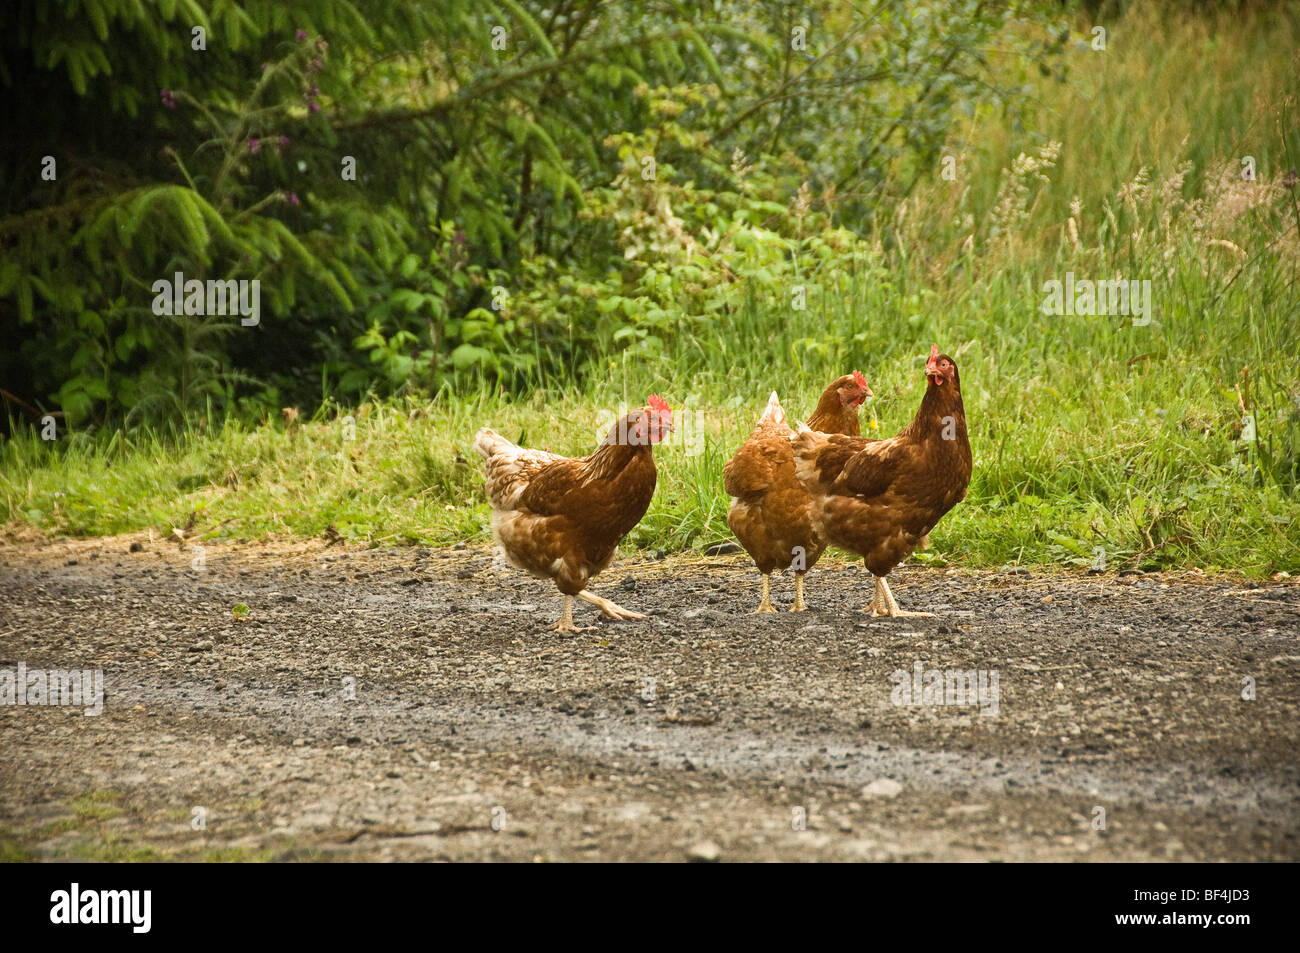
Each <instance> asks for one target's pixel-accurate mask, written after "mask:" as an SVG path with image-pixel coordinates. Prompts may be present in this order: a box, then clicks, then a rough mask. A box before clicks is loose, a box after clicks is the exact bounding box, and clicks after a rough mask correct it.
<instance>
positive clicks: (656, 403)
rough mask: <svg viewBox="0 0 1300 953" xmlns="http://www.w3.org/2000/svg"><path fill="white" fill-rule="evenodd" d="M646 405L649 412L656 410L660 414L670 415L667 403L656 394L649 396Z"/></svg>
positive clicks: (671, 410) (670, 409)
mask: <svg viewBox="0 0 1300 953" xmlns="http://www.w3.org/2000/svg"><path fill="white" fill-rule="evenodd" d="M646 403H647V404H648V405H649V407H650V409H651V410H657V411H659V412H660V413H661V414H671V413H672V412H673V409H672V408H671V407H669V406H668V401H666V400H664V399H663V398H662V397H660V396H659V395H658V394H651V395H650V396H649V397H647V398H646Z"/></svg>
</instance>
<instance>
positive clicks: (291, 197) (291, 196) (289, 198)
mask: <svg viewBox="0 0 1300 953" xmlns="http://www.w3.org/2000/svg"><path fill="white" fill-rule="evenodd" d="M284 200H285V201H286V202H288V203H289V204H290V205H295V206H296V205H301V204H302V203H301V202H299V201H298V193H297V192H290V193H288V194H287V195H285V197H284Z"/></svg>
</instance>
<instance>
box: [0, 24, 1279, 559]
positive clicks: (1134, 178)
mask: <svg viewBox="0 0 1300 953" xmlns="http://www.w3.org/2000/svg"><path fill="white" fill-rule="evenodd" d="M1153 18H1154V19H1153ZM1221 27H1222V28H1221V29H1216V28H1214V27H1212V26H1207V25H1206V23H1205V21H1204V20H1202V19H1200V18H1196V17H1174V18H1169V17H1166V18H1164V19H1159V15H1158V13H1151V12H1147V11H1146V9H1145V8H1143V9H1142V10H1135V12H1134V13H1133V14H1131V15H1130V16H1129V17H1128V18H1126V19H1124V20H1119V21H1116V22H1115V23H1114V24H1113V25H1112V27H1111V29H1110V30H1109V35H1110V43H1109V49H1108V51H1107V52H1106V53H1094V52H1092V51H1091V50H1089V49H1087V47H1086V46H1082V45H1079V46H1076V47H1074V48H1073V49H1072V50H1071V52H1070V54H1069V66H1070V69H1069V72H1068V79H1067V81H1066V82H1065V83H1061V84H1058V83H1055V82H1053V81H1051V80H1043V81H1041V82H1040V83H1039V86H1038V89H1037V91H1036V95H1035V96H1032V97H1028V98H1027V99H1026V101H1025V103H1024V104H1022V105H1023V106H1024V108H1025V109H1026V110H1027V112H1026V113H1022V115H1021V116H1020V118H1019V120H1018V121H1014V122H1013V121H1012V119H1010V118H1009V117H1005V116H999V115H981V116H976V117H974V118H973V119H971V120H970V122H969V124H968V125H966V126H963V127H960V128H954V130H953V134H952V150H953V151H954V152H955V153H958V154H960V155H961V156H962V157H963V158H962V160H961V162H960V163H959V165H958V168H959V177H958V181H956V182H946V181H941V180H939V179H938V177H937V176H936V177H934V178H933V179H931V178H929V177H927V178H925V179H923V181H922V182H921V183H920V184H919V185H918V187H917V189H916V190H915V191H914V192H912V193H911V195H910V196H909V197H908V198H907V199H906V201H905V202H904V203H903V204H902V205H901V206H899V207H898V209H897V213H896V214H894V215H893V216H892V219H891V221H890V222H889V223H888V224H887V225H886V226H885V227H883V228H882V230H881V232H880V234H879V235H878V236H876V237H877V238H878V251H877V253H876V254H875V255H873V256H871V257H870V258H869V259H865V260H864V259H863V258H861V256H859V257H858V258H857V259H854V260H845V259H843V258H840V259H836V258H830V259H813V258H811V257H810V258H809V260H807V261H802V260H800V261H798V262H797V265H798V268H799V273H800V274H801V275H806V276H807V280H808V283H809V286H810V287H816V288H821V289H823V290H822V293H820V294H818V295H813V296H811V297H810V299H809V305H808V308H807V310H805V311H792V310H790V309H789V307H788V305H787V302H788V300H789V296H788V289H775V290H767V291H762V290H757V289H756V288H754V287H750V286H747V285H746V284H745V283H744V282H741V283H739V285H738V290H737V293H736V297H735V301H734V306H733V307H732V308H731V309H729V310H723V311H719V312H714V313H712V314H711V315H709V316H700V315H689V314H683V315H681V317H680V320H679V324H678V327H677V330H676V333H675V334H673V335H671V336H670V337H668V338H667V340H666V342H665V352H664V354H663V355H662V356H659V357H656V358H654V359H649V358H647V357H645V356H636V355H635V354H634V352H630V351H628V352H611V353H609V354H606V355H602V356H601V357H602V360H604V361H605V365H603V366H608V367H609V375H608V377H607V378H605V379H602V380H591V381H586V382H583V383H575V382H573V381H547V382H542V386H541V387H540V388H539V389H538V390H537V391H535V392H533V393H530V394H527V395H523V396H510V395H503V394H501V393H500V392H499V391H498V390H496V389H494V388H491V387H487V386H483V387H480V388H479V389H478V390H477V391H473V392H462V393H457V394H451V393H447V392H443V393H440V394H438V395H435V396H434V397H432V398H428V399H419V398H406V399H403V400H398V401H392V402H384V403H376V402H372V403H367V404H365V405H363V406H361V407H359V408H339V407H334V406H328V405H327V406H326V407H324V408H322V409H321V410H320V411H319V412H318V413H317V414H316V416H315V418H314V419H312V420H309V421H305V422H304V423H303V425H302V426H300V427H298V428H296V429H295V430H294V431H292V432H290V431H287V430H286V429H285V427H284V426H283V425H282V424H281V423H279V422H278V421H277V422H274V423H269V424H263V425H252V424H249V423H245V422H241V421H237V420H217V419H206V420H201V421H196V422H192V423H191V424H188V425H186V426H184V427H181V428H179V429H180V433H179V434H178V435H170V436H166V437H164V436H161V435H158V434H154V433H150V432H147V431H136V432H133V433H130V434H127V433H121V432H114V433H101V434H96V435H85V434H73V435H61V436H60V438H59V439H58V440H57V441H55V442H52V443H47V442H44V441H42V440H40V439H39V438H38V436H37V435H36V434H35V433H34V432H32V431H30V430H20V431H18V432H17V433H16V435H15V436H14V438H13V439H11V440H8V441H6V442H5V444H4V445H3V447H0V521H4V522H6V523H8V524H9V526H10V528H11V529H13V530H16V531H17V530H21V529H22V528H23V527H24V526H31V527H36V528H37V529H39V530H40V531H42V532H44V533H46V534H50V535H73V536H83V535H97V534H110V533H119V532H127V531H137V530H141V529H144V528H146V527H153V528H155V529H156V530H157V532H158V533H160V534H161V535H169V534H170V533H171V530H172V528H173V527H184V526H186V525H187V523H188V521H189V520H190V517H191V514H194V519H195V524H194V525H195V528H196V529H197V530H198V531H199V532H200V533H201V534H202V536H203V537H204V538H206V539H213V538H223V537H225V538H245V537H257V536H262V535H267V534H279V533H291V534H298V535H315V534H319V533H321V532H323V531H325V530H326V528H327V527H330V526H332V527H334V528H335V529H336V530H337V531H338V532H339V533H341V534H342V535H343V536H344V537H346V538H349V539H355V540H362V541H366V542H369V543H374V544H381V545H383V544H403V543H416V542H419V543H433V544H436V543H449V542H455V541H461V540H470V541H476V540H485V539H487V538H488V530H487V516H488V511H487V507H486V505H485V504H484V503H483V500H482V491H481V482H482V478H481V474H480V471H479V469H478V459H477V456H476V455H475V454H474V453H473V451H472V450H471V449H470V441H471V440H472V437H473V434H474V432H475V430H477V428H478V427H480V426H484V425H490V426H492V427H494V428H496V429H498V430H500V431H501V432H503V433H504V434H506V435H507V436H508V437H510V438H511V439H519V440H521V441H522V442H525V443H527V444H529V445H531V446H537V447H547V448H549V449H551V450H553V451H557V452H563V453H572V454H582V453H586V452H588V451H589V450H590V449H591V448H592V447H593V446H594V445H595V443H596V440H597V434H598V427H597V421H598V419H599V417H600V415H601V414H602V413H604V414H609V413H611V412H614V411H617V409H618V407H619V404H620V402H622V401H627V402H630V403H634V404H640V403H641V402H642V400H643V399H644V397H645V396H646V394H648V393H649V392H651V391H659V392H661V393H663V394H664V395H665V396H667V397H668V399H669V400H670V402H671V403H672V404H673V405H674V407H680V408H682V412H680V413H679V417H678V422H679V427H680V428H681V430H682V431H683V432H684V435H685V436H686V437H688V438H690V439H691V440H693V441H695V442H694V443H693V445H692V447H691V450H692V451H698V452H687V448H686V447H684V446H670V447H667V448H662V449H661V450H659V451H657V459H658V462H659V466H660V484H659V490H658V492H657V493H656V496H655V500H654V503H653V504H652V506H651V509H650V511H649V513H647V514H646V517H645V519H644V520H643V521H642V522H641V524H640V525H639V526H638V527H637V528H636V529H635V530H634V531H633V533H632V534H631V535H630V536H629V537H628V540H627V542H626V546H627V547H628V548H664V549H669V550H677V549H689V548H701V547H703V546H706V545H708V544H710V543H714V542H718V541H721V540H726V539H729V538H730V533H729V531H728V530H727V527H726V523H725V513H726V508H727V499H726V497H725V495H724V494H723V492H722V477H721V470H722V466H723V464H724V463H725V461H726V460H727V458H728V457H729V456H730V454H731V453H732V451H733V450H734V449H735V447H736V446H737V445H738V444H739V443H740V441H741V440H742V439H743V438H744V436H745V435H746V433H747V432H748V430H749V428H750V426H751V425H752V422H753V420H754V418H755V416H756V415H757V413H758V412H759V411H760V410H761V408H762V407H763V404H764V402H765V400H766V397H767V394H768V392H769V391H770V390H771V389H772V388H774V387H775V388H777V389H778V390H779V391H780V393H781V395H782V398H783V399H784V400H785V401H786V405H787V409H789V410H790V411H791V412H792V413H793V414H794V415H795V416H796V417H800V416H803V415H805V414H806V413H807V412H808V410H809V409H810V407H811V405H812V402H813V401H814V400H815V399H816V396H817V394H818V393H819V392H820V390H821V388H822V387H823V386H824V385H825V383H826V382H827V381H828V380H829V379H831V378H833V377H835V376H837V375H839V374H841V373H844V372H846V371H848V370H850V369H852V368H855V367H856V368H860V369H861V370H862V371H863V372H864V373H865V374H866V376H867V378H868V380H869V381H870V383H871V385H872V387H873V388H874V390H875V391H876V394H877V397H876V399H875V400H874V401H873V402H872V403H870V404H868V405H867V407H866V408H865V409H864V420H866V421H868V422H870V421H873V420H874V421H875V422H876V425H877V428H878V429H875V430H871V431H869V433H870V434H871V435H877V436H888V435H891V434H893V433H895V432H897V431H898V429H900V428H901V427H902V426H904V425H905V424H906V423H907V421H908V420H909V419H910V417H911V414H912V413H913V411H914V409H915V407H916V404H917V403H918V401H919V399H920V395H921V392H922V387H923V379H922V376H921V369H922V364H923V359H922V355H924V354H925V353H926V352H928V350H929V346H930V344H931V343H932V342H937V343H938V344H939V345H940V346H941V348H944V349H946V350H949V351H950V352H952V353H954V355H955V356H956V357H957V360H958V364H959V365H960V367H961V374H962V382H963V391H964V395H965V402H966V411H967V417H968V420H969V423H970V433H971V444H972V447H973V450H974V454H975V474H974V477H973V479H972V483H971V488H970V494H969V497H968V499H967V500H966V501H965V502H964V503H962V504H961V505H960V506H958V507H957V509H955V510H954V511H953V512H952V513H951V514H950V515H949V516H947V517H946V518H945V519H944V521H943V522H942V523H941V524H940V525H939V527H938V529H937V530H936V532H935V533H934V534H933V544H934V548H933V549H932V550H931V551H930V552H928V553H923V554H919V555H918V556H917V557H916V558H918V559H924V560H927V561H932V562H950V563H956V564H962V565H968V566H984V565H1001V564H1006V563H1037V564H1057V565H1067V566H1069V565H1074V566H1081V565H1087V564H1089V563H1090V562H1091V561H1092V559H1093V554H1094V552H1095V550H1096V548H1097V547H1101V548H1102V549H1103V550H1104V551H1105V553H1106V557H1107V563H1108V565H1110V566H1116V565H1120V564H1124V563H1127V564H1137V565H1140V566H1142V567H1144V568H1161V567H1192V566H1197V567H1200V568H1202V569H1204V570H1207V571H1214V570H1228V569H1231V570H1238V571H1241V572H1245V573H1247V574H1249V575H1252V576H1264V575H1267V574H1270V573H1272V572H1274V571H1277V570H1286V571H1289V572H1296V571H1300V497H1298V495H1297V487H1296V481H1297V467H1298V466H1300V463H1298V461H1300V368H1298V367H1297V363H1298V357H1300V293H1298V289H1297V274H1298V272H1300V243H1298V242H1297V236H1296V225H1297V222H1300V207H1298V206H1297V203H1296V191H1295V189H1294V188H1292V189H1290V190H1288V189H1287V188H1286V187H1285V186H1284V185H1283V184H1282V179H1283V174H1284V172H1285V170H1286V169H1287V168H1288V167H1294V166H1300V139H1298V138H1297V133H1296V131H1295V130H1296V128H1297V123H1296V122H1295V119H1296V116H1295V114H1294V112H1290V113H1288V112H1287V110H1288V109H1294V106H1288V105H1286V104H1285V100H1286V97H1287V96H1290V97H1291V98H1292V102H1294V97H1295V94H1296V92H1300V89H1298V88H1297V87H1298V81H1297V78H1296V76H1297V71H1296V70H1295V69H1294V63H1293V62H1292V61H1291V54H1290V50H1292V49H1295V48H1296V47H1297V46H1300V42H1284V40H1286V38H1288V37H1289V39H1290V40H1291V41H1297V40H1300V30H1297V27H1296V24H1295V22H1294V20H1293V18H1289V17H1288V16H1287V15H1286V14H1285V13H1283V12H1277V13H1275V14H1274V15H1273V17H1272V18H1271V19H1267V20H1265V19H1256V18H1255V17H1254V16H1253V15H1245V16H1242V17H1240V18H1234V19H1233V20H1231V21H1224V22H1223V23H1222V24H1221ZM1083 32H1084V33H1085V35H1086V33H1087V31H1086V30H1084V31H1083ZM1005 68H1006V69H1007V70H1009V71H1014V70H1016V69H1019V66H1018V64H1011V63H1008V64H1005ZM1022 130H1032V132H1027V131H1022ZM1051 142H1059V143H1062V144H1063V146H1062V149H1061V152H1060V155H1059V157H1058V158H1057V159H1056V161H1055V162H1054V163H1053V164H1050V165H1045V166H1043V167H1042V168H1039V169H1037V170H1024V169H1022V170H1021V171H1020V172H1019V173H1014V172H1004V170H1005V169H1008V168H1009V167H1010V166H1011V164H1012V160H1013V159H1014V157H1015V156H1016V155H1018V154H1019V153H1021V152H1024V153H1026V154H1027V155H1028V156H1030V157H1035V156H1039V155H1040V153H1041V150H1042V149H1043V147H1044V146H1045V144H1047V143H1051ZM1243 155H1253V156H1254V157H1255V158H1256V161H1257V166H1258V172H1259V181H1258V182H1255V183H1243V182H1241V181H1240V176H1239V175H1238V174H1237V170H1238V168H1239V162H1240V157H1241V156H1243ZM1143 169H1146V170H1147V171H1146V172H1142V171H1141V170H1143ZM896 174H897V177H898V179H899V181H908V180H909V178H910V174H909V173H908V172H906V171H904V170H898V171H897V173H896ZM1074 200H1077V204H1076V205H1075V206H1074V207H1073V208H1072V207H1071V204H1072V202H1073V201H1074ZM1067 271H1073V272H1075V274H1076V275H1077V276H1079V277H1089V278H1094V279H1101V278H1109V277H1114V276H1116V275H1117V274H1123V275H1124V276H1126V277H1132V278H1138V279H1142V278H1147V279H1150V280H1151V281H1152V293H1153V298H1154V302H1155V320H1154V321H1153V322H1152V323H1151V324H1150V325H1147V326H1133V325H1132V324H1131V323H1129V322H1127V321H1125V320H1124V319H1122V318H1112V317H1055V316H1047V315H1044V314H1043V313H1042V312H1041V311H1040V310H1039V305H1040V304H1041V302H1042V300H1043V297H1044V294H1043V292H1042V285H1043V282H1044V281H1046V280H1048V279H1051V278H1057V279H1061V278H1063V277H1064V275H1065V273H1066V272H1067ZM1243 408H1244V409H1245V411H1247V412H1248V413H1250V414H1252V415H1253V416H1254V418H1255V422H1256V433H1257V439H1256V440H1255V441H1247V440H1243V439H1241V438H1242V426H1243V416H1244V415H1243ZM349 414H350V415H351V416H352V417H354V418H355V439H354V440H345V439H344V428H343V425H342V423H341V418H342V417H343V416H345V415H349ZM697 414H698V420H699V422H700V426H699V427H697V426H696V421H697Z"/></svg>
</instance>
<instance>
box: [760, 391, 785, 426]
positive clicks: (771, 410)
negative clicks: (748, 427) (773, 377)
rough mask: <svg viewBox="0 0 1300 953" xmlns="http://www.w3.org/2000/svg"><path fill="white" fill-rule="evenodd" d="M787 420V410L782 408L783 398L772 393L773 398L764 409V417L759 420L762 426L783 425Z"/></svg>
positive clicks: (769, 399)
mask: <svg viewBox="0 0 1300 953" xmlns="http://www.w3.org/2000/svg"><path fill="white" fill-rule="evenodd" d="M785 419H786V418H785V408H784V407H782V406H781V398H779V397H777V396H776V391H772V396H771V397H769V398H768V399H767V407H765V408H764V409H763V416H762V417H760V418H758V422H759V423H760V424H783V423H785Z"/></svg>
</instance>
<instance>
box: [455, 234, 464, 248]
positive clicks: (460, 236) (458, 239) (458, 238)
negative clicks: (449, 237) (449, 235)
mask: <svg viewBox="0 0 1300 953" xmlns="http://www.w3.org/2000/svg"><path fill="white" fill-rule="evenodd" d="M455 242H456V244H457V245H463V244H465V233H464V232H457V233H456V237H455Z"/></svg>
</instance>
